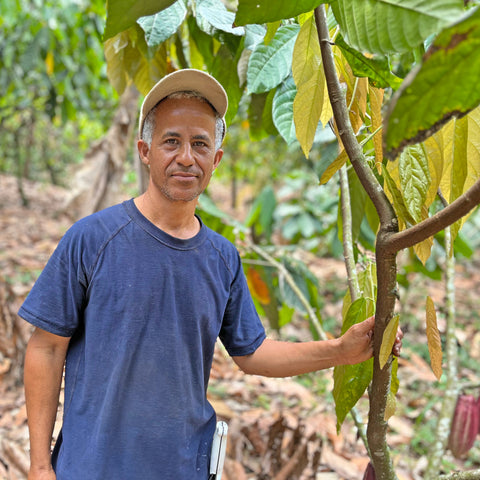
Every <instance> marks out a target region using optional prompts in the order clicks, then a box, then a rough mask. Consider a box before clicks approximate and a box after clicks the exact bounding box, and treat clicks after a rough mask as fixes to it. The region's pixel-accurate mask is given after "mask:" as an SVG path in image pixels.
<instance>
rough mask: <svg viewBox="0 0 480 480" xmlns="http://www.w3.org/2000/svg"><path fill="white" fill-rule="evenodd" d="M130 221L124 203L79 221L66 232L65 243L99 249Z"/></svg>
mask: <svg viewBox="0 0 480 480" xmlns="http://www.w3.org/2000/svg"><path fill="white" fill-rule="evenodd" d="M130 221H131V219H130V217H129V216H128V214H127V212H126V210H125V207H124V204H123V203H120V204H117V205H113V206H111V207H108V208H105V209H103V210H100V211H98V212H95V213H92V214H91V215H88V216H86V217H84V218H81V219H80V220H77V221H76V222H75V223H74V224H73V225H72V226H71V227H70V228H69V229H68V231H67V232H66V234H65V236H64V241H68V242H69V243H70V242H73V243H80V244H82V245H83V246H85V244H95V245H96V247H97V248H98V247H100V246H101V245H102V244H104V243H106V242H108V241H109V239H111V238H112V237H113V236H114V235H115V234H116V233H117V232H119V231H120V230H121V229H122V228H124V227H125V226H126V225H128V224H129V223H130Z"/></svg>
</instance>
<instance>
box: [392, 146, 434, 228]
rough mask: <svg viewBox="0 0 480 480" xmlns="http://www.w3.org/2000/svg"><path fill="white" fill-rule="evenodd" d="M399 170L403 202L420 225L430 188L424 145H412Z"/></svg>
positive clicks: (405, 152)
mask: <svg viewBox="0 0 480 480" xmlns="http://www.w3.org/2000/svg"><path fill="white" fill-rule="evenodd" d="M398 170H399V173H400V188H401V191H402V196H403V201H404V203H405V206H406V207H407V209H408V212H409V213H410V215H411V216H412V217H413V218H414V220H415V222H416V223H418V222H420V220H421V216H422V213H421V212H422V207H423V205H424V204H425V199H426V196H427V192H428V189H429V187H430V172H429V170H428V162H427V158H426V154H425V150H424V147H423V145H421V144H419V145H412V146H410V147H408V148H406V149H405V150H404V151H403V152H402V153H401V155H400V158H399V165H398Z"/></svg>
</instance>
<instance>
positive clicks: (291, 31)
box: [247, 25, 300, 93]
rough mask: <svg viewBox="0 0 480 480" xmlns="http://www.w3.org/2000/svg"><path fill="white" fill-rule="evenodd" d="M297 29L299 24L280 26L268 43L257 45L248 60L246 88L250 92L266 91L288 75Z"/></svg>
mask: <svg viewBox="0 0 480 480" xmlns="http://www.w3.org/2000/svg"><path fill="white" fill-rule="evenodd" d="M299 30H300V26H299V25H286V26H284V27H280V28H279V29H278V30H277V33H276V34H275V36H274V37H273V39H272V41H271V42H270V43H269V44H268V45H263V44H260V45H257V47H256V48H255V50H254V51H253V53H252V55H250V58H249V60H248V71H247V88H248V90H249V92H250V93H263V92H268V91H269V90H271V89H272V88H275V87H276V86H277V85H280V83H282V81H283V80H285V78H287V77H288V75H289V74H290V69H291V67H292V53H293V47H294V45H295V40H296V38H297V35H298V32H299Z"/></svg>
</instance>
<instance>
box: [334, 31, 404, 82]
mask: <svg viewBox="0 0 480 480" xmlns="http://www.w3.org/2000/svg"><path fill="white" fill-rule="evenodd" d="M335 45H337V47H339V48H340V50H341V51H342V53H343V55H344V57H345V58H346V59H347V61H348V64H349V65H350V67H351V68H352V72H353V74H354V75H355V76H356V77H368V79H369V81H370V84H371V85H373V86H374V87H376V88H387V87H391V88H392V89H393V90H397V88H398V87H400V85H401V83H402V79H401V78H399V77H397V76H396V75H394V74H393V73H392V72H391V71H390V65H389V62H388V58H387V57H385V56H383V55H376V56H374V57H372V58H368V57H366V56H365V55H363V54H362V53H360V52H359V51H358V50H355V49H354V48H352V47H350V46H349V45H347V44H346V43H345V40H343V38H342V36H341V35H338V36H337V37H336V38H335Z"/></svg>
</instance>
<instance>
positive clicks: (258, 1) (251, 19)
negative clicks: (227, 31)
mask: <svg viewBox="0 0 480 480" xmlns="http://www.w3.org/2000/svg"><path fill="white" fill-rule="evenodd" d="M321 3H322V2H321V1H320V0H297V1H295V2H292V1H291V0H277V1H275V2H272V1H271V0H239V2H238V9H237V15H236V16H235V25H246V24H247V23H269V22H275V21H276V20H282V19H284V18H293V17H295V16H297V15H298V14H300V13H305V12H309V11H311V10H313V9H314V8H315V7H317V6H318V5H320V4H321Z"/></svg>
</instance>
